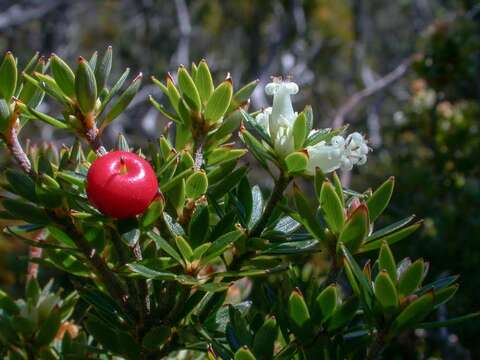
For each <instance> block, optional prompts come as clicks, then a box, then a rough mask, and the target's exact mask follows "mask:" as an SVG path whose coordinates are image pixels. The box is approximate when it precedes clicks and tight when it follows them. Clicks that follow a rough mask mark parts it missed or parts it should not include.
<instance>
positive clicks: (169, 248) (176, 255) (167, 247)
mask: <svg viewBox="0 0 480 360" xmlns="http://www.w3.org/2000/svg"><path fill="white" fill-rule="evenodd" d="M147 235H148V237H149V238H150V239H152V240H153V241H155V244H157V247H158V248H159V249H162V250H163V251H165V252H166V253H167V254H168V255H170V256H171V257H172V258H174V259H175V260H177V262H178V263H179V264H183V260H182V257H181V256H180V254H179V253H178V252H177V250H175V249H174V248H173V247H172V246H171V245H170V244H169V243H168V242H167V241H165V240H164V239H163V238H162V237H161V236H160V235H157V234H155V233H154V232H151V231H150V232H148V233H147Z"/></svg>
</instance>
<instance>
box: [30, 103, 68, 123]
mask: <svg viewBox="0 0 480 360" xmlns="http://www.w3.org/2000/svg"><path fill="white" fill-rule="evenodd" d="M22 106H25V108H24V109H27V111H28V112H30V113H31V114H32V115H33V116H35V117H36V118H37V119H38V120H41V121H43V122H44V123H47V124H49V125H51V126H53V127H56V128H59V129H66V128H68V125H67V124H65V123H64V122H63V121H61V120H58V119H56V118H54V117H52V116H50V115H47V114H44V113H42V112H40V111H37V110H35V109H33V108H31V107H29V106H27V105H22Z"/></svg>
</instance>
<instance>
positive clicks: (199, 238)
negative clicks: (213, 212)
mask: <svg viewBox="0 0 480 360" xmlns="http://www.w3.org/2000/svg"><path fill="white" fill-rule="evenodd" d="M209 222H210V214H209V211H208V206H205V205H199V206H197V207H196V209H195V212H194V213H193V216H192V219H191V220H190V224H189V227H188V235H189V240H190V243H191V244H192V245H193V246H194V247H196V246H199V245H200V244H203V242H204V241H205V237H206V236H207V233H208V227H209Z"/></svg>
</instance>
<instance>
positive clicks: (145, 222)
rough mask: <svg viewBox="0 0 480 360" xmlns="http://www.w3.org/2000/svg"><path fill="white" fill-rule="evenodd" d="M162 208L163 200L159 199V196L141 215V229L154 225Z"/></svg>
mask: <svg viewBox="0 0 480 360" xmlns="http://www.w3.org/2000/svg"><path fill="white" fill-rule="evenodd" d="M164 206H165V200H164V199H163V198H161V197H160V196H158V197H157V198H155V199H154V200H153V201H152V203H151V204H150V205H149V206H148V208H147V210H146V211H145V212H144V213H143V215H142V219H141V225H142V227H144V228H145V227H149V226H150V225H152V224H154V223H155V221H157V219H158V218H159V217H160V216H161V215H162V212H163V208H164Z"/></svg>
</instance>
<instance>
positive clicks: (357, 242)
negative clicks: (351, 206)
mask: <svg viewBox="0 0 480 360" xmlns="http://www.w3.org/2000/svg"><path fill="white" fill-rule="evenodd" d="M337 199H338V198H337ZM368 227H369V223H368V209H367V207H366V206H365V205H363V204H362V205H360V206H359V207H358V208H356V209H355V211H354V212H353V213H352V214H351V215H350V218H349V219H348V220H347V221H346V223H345V225H344V227H343V229H342V232H341V233H340V236H339V239H338V240H339V241H340V242H342V243H343V244H344V245H345V246H346V247H347V248H348V250H350V252H351V253H355V252H356V251H357V250H358V249H359V248H360V246H361V245H362V243H363V242H364V241H365V239H366V238H367V235H368Z"/></svg>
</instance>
